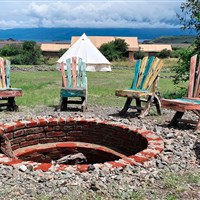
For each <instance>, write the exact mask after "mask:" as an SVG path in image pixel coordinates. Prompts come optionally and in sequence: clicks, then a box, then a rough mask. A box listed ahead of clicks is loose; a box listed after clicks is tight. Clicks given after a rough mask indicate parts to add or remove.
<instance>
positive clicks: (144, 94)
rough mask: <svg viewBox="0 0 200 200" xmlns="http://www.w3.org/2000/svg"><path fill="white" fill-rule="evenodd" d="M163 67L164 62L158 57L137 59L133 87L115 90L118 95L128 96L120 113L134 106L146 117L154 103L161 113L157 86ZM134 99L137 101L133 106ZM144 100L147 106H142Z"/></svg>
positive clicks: (141, 115)
mask: <svg viewBox="0 0 200 200" xmlns="http://www.w3.org/2000/svg"><path fill="white" fill-rule="evenodd" d="M162 67H163V62H162V61H161V60H160V59H158V58H154V57H149V58H148V57H144V58H143V59H142V60H137V62H136V64H135V71H134V77H133V82H132V85H131V88H129V89H126V90H116V92H115V95H116V96H120V97H126V98H127V100H126V102H125V105H124V107H123V109H122V110H121V111H120V115H124V114H125V113H126V112H127V110H128V109H129V108H133V109H137V111H138V113H140V115H139V117H144V116H146V115H147V114H148V112H149V109H150V107H151V105H153V104H154V105H155V106H156V109H157V112H158V114H159V115H161V104H160V100H159V98H158V96H157V95H156V87H157V83H158V79H159V72H160V70H161V69H162ZM133 99H135V101H136V106H131V102H132V100H133ZM142 102H145V103H146V105H145V107H142Z"/></svg>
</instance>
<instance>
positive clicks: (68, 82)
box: [66, 58, 72, 88]
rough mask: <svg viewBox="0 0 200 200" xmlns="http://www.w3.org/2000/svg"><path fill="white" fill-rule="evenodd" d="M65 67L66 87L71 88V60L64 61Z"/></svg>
mask: <svg viewBox="0 0 200 200" xmlns="http://www.w3.org/2000/svg"><path fill="white" fill-rule="evenodd" d="M66 67H67V87H68V88H72V72H71V59H70V58H68V59H67V60H66Z"/></svg>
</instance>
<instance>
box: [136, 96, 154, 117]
mask: <svg viewBox="0 0 200 200" xmlns="http://www.w3.org/2000/svg"><path fill="white" fill-rule="evenodd" d="M152 101H153V100H152V96H149V97H148V99H147V103H146V106H145V108H144V109H143V110H142V112H141V114H140V115H139V116H138V117H139V118H144V117H145V116H146V115H148V113H149V110H150V107H151V104H152Z"/></svg>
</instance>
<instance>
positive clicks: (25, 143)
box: [20, 140, 39, 147]
mask: <svg viewBox="0 0 200 200" xmlns="http://www.w3.org/2000/svg"><path fill="white" fill-rule="evenodd" d="M38 143H39V141H38V140H32V141H26V142H21V143H20V147H27V146H31V145H36V144H38Z"/></svg>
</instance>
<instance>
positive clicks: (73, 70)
mask: <svg viewBox="0 0 200 200" xmlns="http://www.w3.org/2000/svg"><path fill="white" fill-rule="evenodd" d="M72 79H73V80H72V81H73V82H72V85H73V88H76V57H73V58H72Z"/></svg>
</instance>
